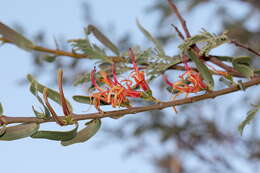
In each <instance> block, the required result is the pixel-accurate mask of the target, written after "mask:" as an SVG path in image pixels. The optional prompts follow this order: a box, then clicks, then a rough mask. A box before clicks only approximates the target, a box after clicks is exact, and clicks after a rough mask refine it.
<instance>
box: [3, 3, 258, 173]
mask: <svg viewBox="0 0 260 173" xmlns="http://www.w3.org/2000/svg"><path fill="white" fill-rule="evenodd" d="M174 2H175V3H176V5H177V6H178V8H179V10H180V11H181V13H182V14H183V16H184V17H185V19H186V21H187V24H188V27H189V29H190V31H191V33H192V34H197V33H199V32H200V31H201V29H202V28H204V29H206V30H207V31H209V32H212V33H216V34H218V33H221V32H223V30H228V31H229V36H230V37H231V38H234V39H237V40H239V41H240V42H241V43H244V44H248V45H250V46H251V47H252V48H254V49H257V50H258V51H260V46H259V45H260V20H259V17H260V1H258V0H174ZM136 18H138V20H139V21H140V23H142V25H143V26H144V27H145V28H146V29H147V30H149V31H150V32H151V33H152V34H153V35H154V36H156V37H157V38H159V39H160V40H161V41H162V43H163V44H164V45H165V49H166V52H167V54H168V55H170V56H172V55H174V54H177V53H178V50H177V46H178V44H179V43H180V40H179V39H178V37H177V35H176V33H175V32H174V30H173V28H172V26H171V24H175V25H177V26H180V25H179V22H178V21H177V18H176V17H175V16H174V15H171V11H170V9H169V7H168V4H167V1H166V0H165V1H163V0H142V1H140V0H131V1H130V0H129V1H120V0H110V1H104V0H74V1H61V0H56V1H51V0H45V1H33V0H25V1H19V0H9V1H3V2H1V6H0V20H1V22H3V23H5V24H7V25H9V26H11V27H12V28H15V29H16V30H17V31H19V32H21V33H23V34H24V35H26V36H27V37H28V38H30V39H32V40H34V41H35V42H36V43H37V44H39V45H42V46H45V47H49V48H56V47H59V48H60V49H63V50H68V51H70V47H69V45H68V43H67V42H66V41H67V40H69V39H76V38H83V37H84V31H83V28H84V27H86V26H87V25H88V24H93V25H95V26H97V27H98V28H99V29H100V30H101V31H102V32H103V33H105V34H106V35H107V36H108V37H109V38H110V39H111V40H113V42H114V43H116V45H119V46H120V49H121V50H122V51H125V50H127V49H128V48H129V47H133V46H136V45H139V46H141V47H143V48H148V47H151V44H150V43H149V42H148V41H147V40H146V39H145V38H144V36H143V35H142V33H141V32H140V31H139V30H138V28H137V26H136V23H135V20H136ZM212 54H217V55H238V54H239V55H241V54H242V55H246V52H244V51H243V52H241V50H239V49H235V48H234V47H232V46H223V47H221V48H218V49H215V50H213V51H212ZM45 55H46V54H42V53H37V52H33V53H28V52H25V51H23V50H21V49H18V48H17V47H15V46H13V45H9V44H5V45H3V46H1V47H0V56H1V59H2V62H1V64H0V78H1V79H2V82H1V86H0V89H1V90H0V101H1V102H2V104H3V106H4V111H5V112H4V113H5V115H9V116H32V115H33V113H32V111H31V106H32V105H37V102H36V100H35V99H34V98H33V96H32V95H31V94H30V92H29V90H28V83H27V82H26V80H25V78H26V75H27V74H28V73H32V74H33V75H34V76H36V77H37V79H38V81H41V83H44V84H46V85H49V86H52V87H53V88H57V86H56V70H57V68H63V69H64V71H65V79H64V83H65V84H66V87H65V94H66V96H67V97H70V96H72V95H75V94H79V93H84V92H85V89H86V86H85V84H83V85H79V86H77V87H73V81H74V80H75V78H76V77H77V76H79V75H80V74H82V73H84V72H86V71H90V70H91V69H92V67H93V66H90V64H93V62H92V61H90V60H79V61H76V60H73V59H71V58H68V57H58V58H56V59H55V61H54V62H53V63H49V62H47V61H46V59H45V58H46V56H45ZM250 56H253V55H250ZM259 65H260V61H259V58H258V60H257V59H254V60H253V66H255V67H259ZM152 86H153V90H154V92H155V95H156V97H158V98H159V99H160V98H169V99H170V96H169V94H168V93H167V92H164V90H162V88H164V87H165V85H164V84H163V83H162V82H161V80H155V81H153V82H152ZM218 87H221V84H219V86H218ZM156 90H158V91H160V92H156ZM70 100H71V99H70ZM259 102H260V99H259V87H258V89H257V87H252V88H250V89H248V90H247V91H246V92H242V91H239V92H237V93H233V94H229V95H226V96H221V97H219V98H216V99H214V100H206V101H202V102H198V103H194V104H190V105H185V106H180V107H177V109H178V110H179V113H178V114H176V113H174V112H173V111H172V109H171V108H169V109H165V110H160V111H159V110H158V111H152V112H148V113H140V114H137V115H128V116H125V117H124V118H121V119H118V120H113V119H109V118H107V119H104V120H103V126H102V129H101V131H100V132H99V133H98V134H97V135H96V136H95V137H94V138H92V139H91V140H90V141H88V142H86V143H83V144H77V145H73V146H70V147H62V146H60V144H59V143H57V142H53V141H47V140H35V139H34V140H33V139H30V138H26V139H22V140H18V141H13V142H0V147H1V156H2V157H1V158H0V160H1V165H2V167H1V171H3V172H12V173H18V172H35V171H37V172H38V173H45V172H57V171H59V172H64V173H66V172H72V171H73V172H77V173H80V172H97V173H99V172H105V171H106V172H126V173H151V172H160V173H189V172H191V173H192V172H203V173H204V172H205V173H211V172H223V173H226V172H230V173H251V172H252V173H253V172H257V170H260V162H259V161H260V130H259V121H260V120H259V116H258V118H256V119H255V120H254V121H253V123H251V124H250V125H249V126H248V127H246V128H245V131H244V135H243V136H240V134H239V133H238V131H237V126H238V124H239V123H240V122H241V121H242V120H243V119H244V118H245V116H246V112H247V111H248V110H249V109H250V104H252V103H254V104H257V103H258V104H259ZM74 107H75V108H74V109H75V110H77V111H78V112H79V113H82V112H91V111H93V110H94V109H92V108H90V107H86V106H85V107H84V106H82V105H78V104H75V105H74ZM57 109H58V108H57ZM42 128H45V129H50V128H57V127H56V125H55V124H48V125H43V126H42Z"/></svg>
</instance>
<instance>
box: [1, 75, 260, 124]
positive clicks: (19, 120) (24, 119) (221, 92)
mask: <svg viewBox="0 0 260 173" xmlns="http://www.w3.org/2000/svg"><path fill="white" fill-rule="evenodd" d="M258 84H260V77H257V78H253V79H251V80H250V81H248V82H245V83H243V86H244V88H248V87H251V86H254V85H258ZM239 90H240V87H239V86H238V85H236V86H232V87H229V88H225V89H222V90H218V91H212V92H208V93H206V94H203V95H198V96H193V97H188V98H184V99H179V100H174V101H169V102H160V103H157V104H153V105H149V106H142V107H133V108H129V109H123V110H116V111H108V112H105V113H103V114H100V113H89V114H72V118H73V119H74V120H75V121H80V120H87V119H95V118H105V117H114V116H119V115H127V114H136V113H140V112H146V111H152V110H160V109H164V108H167V107H172V106H177V105H184V104H188V103H194V102H197V101H200V100H205V99H209V98H215V97H217V96H221V95H225V94H229V93H232V92H235V91H239ZM60 118H61V119H64V118H65V116H60ZM0 120H2V122H5V124H12V123H28V122H36V123H45V122H54V119H50V120H44V119H38V118H36V117H10V116H2V117H0Z"/></svg>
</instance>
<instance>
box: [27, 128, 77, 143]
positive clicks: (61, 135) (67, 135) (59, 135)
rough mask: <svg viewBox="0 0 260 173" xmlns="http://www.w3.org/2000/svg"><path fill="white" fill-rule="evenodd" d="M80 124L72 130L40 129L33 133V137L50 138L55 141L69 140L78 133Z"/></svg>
mask: <svg viewBox="0 0 260 173" xmlns="http://www.w3.org/2000/svg"><path fill="white" fill-rule="evenodd" d="M77 130H78V124H76V127H75V128H73V129H72V130H70V131H45V130H40V131H37V132H36V133H34V134H33V135H31V137H32V138H41V139H49V140H55V141H68V140H71V139H72V138H74V137H75V136H76V135H77Z"/></svg>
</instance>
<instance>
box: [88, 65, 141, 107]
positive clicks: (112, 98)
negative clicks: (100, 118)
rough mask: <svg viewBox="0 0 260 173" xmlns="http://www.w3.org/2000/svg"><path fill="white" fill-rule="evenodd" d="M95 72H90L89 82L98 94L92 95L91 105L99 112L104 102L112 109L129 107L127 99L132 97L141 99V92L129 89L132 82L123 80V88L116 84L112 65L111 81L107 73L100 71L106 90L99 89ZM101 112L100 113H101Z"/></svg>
mask: <svg viewBox="0 0 260 173" xmlns="http://www.w3.org/2000/svg"><path fill="white" fill-rule="evenodd" d="M95 72H96V69H95V68H94V70H93V71H92V72H91V81H92V84H93V85H94V87H95V89H97V90H98V91H99V92H96V93H93V94H92V98H93V104H94V105H95V107H96V108H97V110H99V111H101V109H100V103H101V101H102V102H105V103H107V104H110V105H111V106H112V107H117V106H126V107H129V106H130V104H129V100H128V98H127V97H133V98H138V97H141V95H142V94H141V92H139V91H135V90H133V88H132V87H131V85H132V81H130V80H123V81H122V82H125V83H126V86H127V87H125V86H124V85H122V84H121V83H119V82H118V80H117V76H116V71H115V65H114V64H113V65H112V73H113V80H111V79H110V78H109V77H108V75H107V73H106V72H104V71H100V75H101V76H102V82H104V84H105V85H106V87H107V88H106V89H103V88H101V87H99V86H98V85H97V83H96V80H95V75H94V74H95ZM101 112H102V111H101Z"/></svg>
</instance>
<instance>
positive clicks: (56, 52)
mask: <svg viewBox="0 0 260 173" xmlns="http://www.w3.org/2000/svg"><path fill="white" fill-rule="evenodd" d="M0 41H2V42H4V43H10V44H13V43H12V42H11V41H9V40H8V39H6V38H3V37H0ZM31 49H32V50H34V51H37V52H43V53H51V54H54V55H57V56H67V57H71V58H74V59H84V58H88V57H89V56H88V55H86V54H79V53H74V52H67V51H62V50H58V49H49V48H45V47H42V46H37V45H36V46H34V47H33V48H31ZM109 58H110V59H112V60H113V61H114V62H119V61H120V62H121V61H122V60H123V57H118V56H109Z"/></svg>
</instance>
